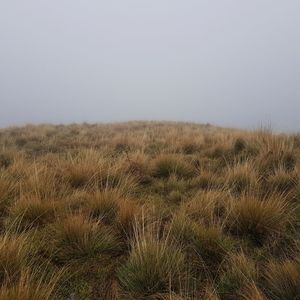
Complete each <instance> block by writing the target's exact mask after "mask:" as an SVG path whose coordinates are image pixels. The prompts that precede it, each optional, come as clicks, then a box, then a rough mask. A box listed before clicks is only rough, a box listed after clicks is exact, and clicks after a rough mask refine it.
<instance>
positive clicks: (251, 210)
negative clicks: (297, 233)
mask: <svg viewBox="0 0 300 300" xmlns="http://www.w3.org/2000/svg"><path fill="white" fill-rule="evenodd" d="M227 221H228V226H229V228H230V231H231V232H232V233H234V234H236V235H238V236H240V237H245V238H248V239H250V240H251V241H253V242H254V243H255V244H257V245H260V244H263V243H264V242H266V241H267V240H269V241H270V240H272V239H276V238H279V237H280V236H282V235H284V233H285V230H286V228H287V225H288V224H289V223H290V222H292V208H291V207H290V206H289V204H288V203H287V201H286V200H285V198H283V197H282V196H280V195H278V194H273V195H271V196H270V197H269V198H265V199H258V198H257V197H256V196H251V195H244V196H243V197H242V198H241V199H240V200H237V201H235V202H234V203H233V205H232V209H231V212H230V213H229V217H228V219H227Z"/></svg>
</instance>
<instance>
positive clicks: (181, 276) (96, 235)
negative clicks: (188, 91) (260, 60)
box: [0, 122, 300, 300]
mask: <svg viewBox="0 0 300 300" xmlns="http://www.w3.org/2000/svg"><path fill="white" fill-rule="evenodd" d="M299 176H300V136H297V135H275V134H272V132H270V131H269V130H258V131H253V132H246V131H240V130H233V129H224V128H217V127H213V126H210V125H198V124H187V123H168V122H130V123H120V124H117V123H116V124H82V125H77V124H72V125H68V126H63V125H57V126H54V125H40V126H31V125H28V126H26V127H22V128H8V129H2V130H0V226H1V227H0V228H1V236H0V284H1V288H0V300H16V299H18V300H41V299H43V300H47V299H70V300H71V299H72V300H75V299H106V300H110V299H161V300H163V299H165V300H167V299H168V300H183V299H185V300H187V299H191V300H192V299H204V300H217V299H222V300H223V299H224V300H227V299H228V300H229V299H245V300H258V299H259V300H262V299H274V300H278V299H283V300H292V299H296V297H298V296H299V295H300V206H299V205H300V180H299ZM297 299H298V298H297Z"/></svg>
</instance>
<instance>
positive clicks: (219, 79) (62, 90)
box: [0, 0, 300, 131]
mask: <svg viewBox="0 0 300 300" xmlns="http://www.w3.org/2000/svg"><path fill="white" fill-rule="evenodd" d="M126 120H178V121H193V122H199V123H207V122H208V123H212V124H218V125H222V126H230V127H242V128H256V127H258V126H261V125H266V124H267V125H271V126H272V127H273V128H274V129H275V130H279V131H299V130H300V122H299V120H300V1H299V0H288V1H282V0H251V1H241V0H235V1H233V0H226V1H223V0H219V1H215V0H206V1H202V0H187V1H183V0H181V1H177V0H147V1H146V0H126V1H124V0H119V1H115V0H109V1H101V0H89V1H86V0H85V1H84V0H51V1H44V0H26V1H22V0H18V1H17V0H1V1H0V126H1V127H5V126H12V125H22V124H25V123H70V122H85V121H86V122H114V121H126Z"/></svg>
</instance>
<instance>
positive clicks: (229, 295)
mask: <svg viewBox="0 0 300 300" xmlns="http://www.w3.org/2000/svg"><path fill="white" fill-rule="evenodd" d="M257 278H258V273H257V267H256V265H255V263H254V262H253V261H252V260H251V259H249V258H248V257H246V256H245V255H244V254H233V255H231V256H230V257H229V258H228V261H227V264H226V265H225V266H224V270H223V272H222V274H221V276H220V280H219V284H218V288H217V289H218V291H219V294H220V296H221V299H222V300H223V299H224V300H227V299H228V300H229V299H238V295H239V294H240V293H241V292H242V291H243V290H244V289H245V288H247V287H248V286H249V285H250V284H252V283H254V282H255V281H256V280H257Z"/></svg>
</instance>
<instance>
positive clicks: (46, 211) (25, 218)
mask: <svg viewBox="0 0 300 300" xmlns="http://www.w3.org/2000/svg"><path fill="white" fill-rule="evenodd" d="M55 211H56V205H55V203H54V202H53V201H46V200H40V199H39V198H36V197H26V198H21V199H20V200H19V201H17V202H16V204H15V205H14V206H12V207H11V208H10V217H9V224H11V225H12V226H15V227H16V228H18V230H21V231H22V230H28V229H31V228H34V227H42V226H44V225H46V224H48V223H50V222H53V221H54V218H55Z"/></svg>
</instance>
